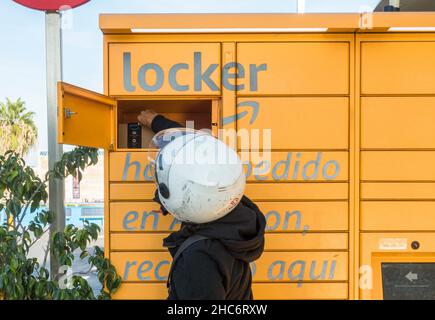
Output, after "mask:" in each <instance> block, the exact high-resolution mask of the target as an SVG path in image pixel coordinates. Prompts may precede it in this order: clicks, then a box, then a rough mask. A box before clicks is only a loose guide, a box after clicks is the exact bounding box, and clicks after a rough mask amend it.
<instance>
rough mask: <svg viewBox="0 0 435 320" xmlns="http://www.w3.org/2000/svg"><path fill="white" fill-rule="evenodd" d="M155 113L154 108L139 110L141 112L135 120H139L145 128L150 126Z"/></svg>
mask: <svg viewBox="0 0 435 320" xmlns="http://www.w3.org/2000/svg"><path fill="white" fill-rule="evenodd" d="M157 115H158V113H157V112H155V111H154V110H151V109H147V110H145V111H141V113H140V114H139V116H138V117H137V120H138V121H139V122H140V124H141V125H143V126H145V127H147V128H151V123H152V122H153V120H154V118H155V117H156V116H157Z"/></svg>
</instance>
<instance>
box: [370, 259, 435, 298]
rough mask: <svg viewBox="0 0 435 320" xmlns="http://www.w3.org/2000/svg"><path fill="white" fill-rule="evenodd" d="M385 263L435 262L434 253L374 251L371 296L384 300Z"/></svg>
mask: <svg viewBox="0 0 435 320" xmlns="http://www.w3.org/2000/svg"><path fill="white" fill-rule="evenodd" d="M383 263H435V255H434V254H433V253H417V254H416V253H374V254H373V255H372V267H373V292H371V293H372V294H371V296H370V298H372V299H376V300H382V299H383V298H384V294H383V283H382V274H381V273H382V271H381V270H382V264H383Z"/></svg>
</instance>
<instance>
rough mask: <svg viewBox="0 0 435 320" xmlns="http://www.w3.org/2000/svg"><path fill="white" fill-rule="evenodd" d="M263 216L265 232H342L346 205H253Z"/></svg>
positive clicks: (346, 213) (319, 203)
mask: <svg viewBox="0 0 435 320" xmlns="http://www.w3.org/2000/svg"><path fill="white" fill-rule="evenodd" d="M256 204H257V205H258V207H259V208H260V210H262V212H263V213H264V214H265V216H266V222H267V227H266V232H280V233H281V232H305V231H308V232H316V231H346V230H348V229H349V217H348V216H349V215H348V202H347V201H319V202H316V201H301V202H298V201H286V202H284V201H283V202H274V201H273V202H272V201H257V202H256Z"/></svg>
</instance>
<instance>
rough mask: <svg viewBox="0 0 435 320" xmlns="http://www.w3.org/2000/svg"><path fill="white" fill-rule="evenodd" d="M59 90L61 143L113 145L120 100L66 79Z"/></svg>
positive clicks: (102, 146) (95, 145)
mask: <svg viewBox="0 0 435 320" xmlns="http://www.w3.org/2000/svg"><path fill="white" fill-rule="evenodd" d="M57 91H58V110H57V118H58V123H59V127H58V140H59V143H65V144H71V145H78V146H85V147H95V148H103V149H106V150H108V149H111V148H112V147H113V137H112V135H113V132H112V124H113V108H114V107H115V106H116V101H115V100H113V99H111V98H109V97H107V96H104V95H102V94H99V93H96V92H92V91H89V90H86V89H82V88H79V87H76V86H73V85H71V84H68V83H64V82H59V83H58V86H57Z"/></svg>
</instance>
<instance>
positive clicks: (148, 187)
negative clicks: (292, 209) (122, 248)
mask: <svg viewBox="0 0 435 320" xmlns="http://www.w3.org/2000/svg"><path fill="white" fill-rule="evenodd" d="M155 188H156V187H155V185H154V184H153V183H111V184H110V199H111V200H112V201H113V200H144V199H152V198H153V197H154V192H155ZM245 194H246V195H247V196H248V197H250V198H251V199H252V200H254V201H259V200H317V199H324V200H345V199H347V197H348V184H347V183H344V182H337V183H336V182H334V183H332V182H331V183H248V184H247V185H246V189H245Z"/></svg>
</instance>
